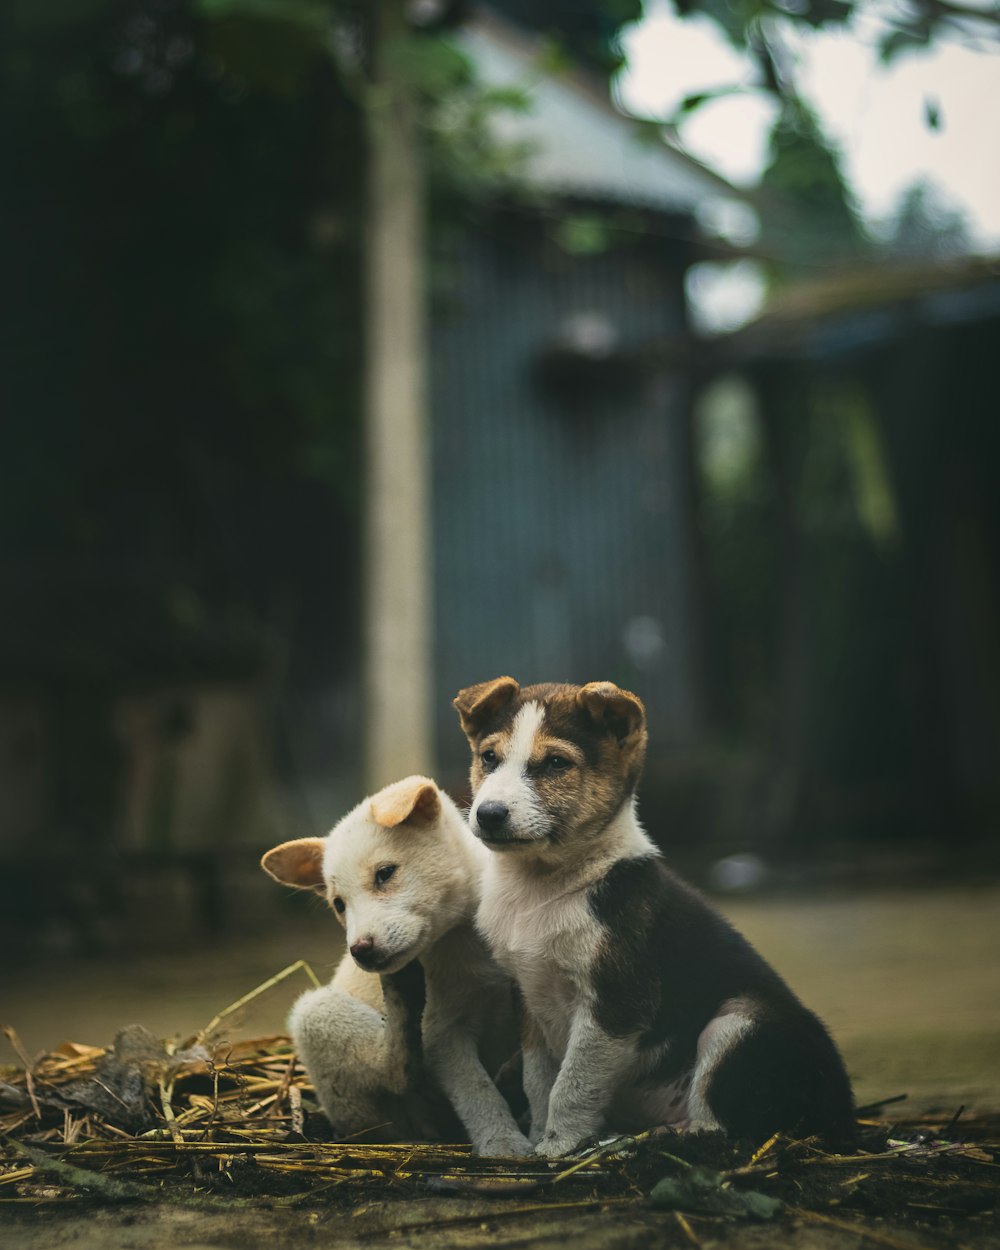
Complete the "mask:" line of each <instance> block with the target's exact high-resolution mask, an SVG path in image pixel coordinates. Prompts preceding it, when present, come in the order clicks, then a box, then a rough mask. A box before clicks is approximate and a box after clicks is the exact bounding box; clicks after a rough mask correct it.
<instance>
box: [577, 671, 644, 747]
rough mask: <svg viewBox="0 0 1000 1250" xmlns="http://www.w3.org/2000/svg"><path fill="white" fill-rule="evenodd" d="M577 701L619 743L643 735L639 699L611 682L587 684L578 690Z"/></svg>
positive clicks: (642, 715)
mask: <svg viewBox="0 0 1000 1250" xmlns="http://www.w3.org/2000/svg"><path fill="white" fill-rule="evenodd" d="M576 702H577V705H578V706H579V707H581V708H582V709H583V710H584V711H585V712H586V713H587V715H588V716H589V717H590V718H591V720H593V721H594V722H595V723H596V724H598V725H604V726H606V727H607V728H608V729H609V730H610V731H611V732H612V733H613V734H614V735H615V737H616V738H617V739H618V741H619V742H621V743H624V742H626V741H631V740H635V739H636V738H637V736H640V735H641V736H643V737H645V734H646V709H645V708H644V707H643V705H642V700H641V699H640V698H639V697H638V696H637V695H634V694H631V693H630V692H629V691H628V690H622V688H621V687H620V686H616V685H615V684H614V682H613V681H589V682H587V684H586V685H585V686H581V687H580V689H579V690H578V691H577V695H576Z"/></svg>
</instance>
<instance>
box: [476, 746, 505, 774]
mask: <svg viewBox="0 0 1000 1250" xmlns="http://www.w3.org/2000/svg"><path fill="white" fill-rule="evenodd" d="M479 758H480V760H482V764H483V767H484V768H485V769H486V771H487V772H489V771H490V769H493V768H496V766H497V764H499V763H500V757H499V756H498V755H497V753H496V751H484V752H483V753H482V755H480V757H479Z"/></svg>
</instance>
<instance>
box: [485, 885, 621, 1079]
mask: <svg viewBox="0 0 1000 1250" xmlns="http://www.w3.org/2000/svg"><path fill="white" fill-rule="evenodd" d="M497 869H499V870H497ZM476 923H477V926H478V928H479V930H480V932H481V933H482V934H483V936H484V937H485V938H486V940H487V942H488V943H489V945H490V948H491V949H492V951H493V954H494V957H495V959H496V960H497V962H498V963H499V964H500V965H501V967H503V968H504V969H505V970H506V971H507V972H509V973H510V975H511V976H513V977H514V978H515V980H516V981H517V983H518V987H519V989H520V991H521V994H522V996H523V998H524V1003H525V1007H526V1009H527V1011H528V1012H529V1013H530V1015H531V1016H532V1018H533V1019H534V1021H535V1022H536V1024H537V1025H538V1026H539V1027H540V1028H541V1030H542V1033H543V1034H544V1036H545V1040H546V1042H547V1043H548V1046H549V1048H550V1050H551V1051H552V1053H553V1054H554V1055H555V1056H556V1057H557V1058H561V1057H562V1056H563V1054H564V1053H565V1050H566V1042H567V1038H568V1034H569V1026H570V1022H571V1020H572V1017H573V1011H574V1007H575V1006H576V1005H577V1004H578V1003H579V1002H580V1001H581V999H583V998H587V997H589V996H590V995H591V992H592V991H591V987H590V978H589V970H590V967H591V965H592V963H593V960H594V956H595V954H596V952H597V945H598V942H599V941H600V937H601V930H600V926H599V925H598V923H597V922H596V921H595V919H594V917H593V916H592V915H591V913H590V910H589V908H588V906H587V893H586V890H585V889H583V890H581V889H577V890H574V891H572V892H568V893H566V894H563V895H558V894H557V895H556V897H554V898H553V897H552V894H551V885H550V884H549V883H548V882H547V881H543V882H538V881H536V880H534V879H533V878H531V877H529V876H526V875H524V874H521V873H517V872H510V871H505V870H504V865H502V864H501V865H498V866H497V868H492V866H491V868H490V870H488V871H487V873H486V876H485V878H484V881H483V899H482V903H481V905H480V908H479V914H478V916H477V919H476Z"/></svg>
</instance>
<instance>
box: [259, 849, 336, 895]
mask: <svg viewBox="0 0 1000 1250" xmlns="http://www.w3.org/2000/svg"><path fill="white" fill-rule="evenodd" d="M325 846H326V842H325V840H324V839H323V838H296V839H295V841H294V842H282V844H281V845H280V846H276V847H274V848H273V849H272V850H270V851H268V852H267V854H266V855H265V856H264V858H263V859H262V860H261V861H260V866H261V868H263V869H264V871H265V872H269V873H270V874H271V876H272V877H273V878H274V879H275V881H280V882H281V883H282V885H294V886H296V887H297V888H298V889H300V890H319V892H320V893H321V894H322V893H323V891H324V885H323V850H324V848H325Z"/></svg>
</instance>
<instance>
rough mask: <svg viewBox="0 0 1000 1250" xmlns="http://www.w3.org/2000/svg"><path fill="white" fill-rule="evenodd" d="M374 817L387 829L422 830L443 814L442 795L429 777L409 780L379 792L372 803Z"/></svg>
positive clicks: (409, 778) (408, 778) (395, 783)
mask: <svg viewBox="0 0 1000 1250" xmlns="http://www.w3.org/2000/svg"><path fill="white" fill-rule="evenodd" d="M371 811H372V817H373V818H374V820H375V823H376V824H379V825H381V826H382V827H383V828H384V829H396V828H398V827H399V826H400V825H407V826H410V827H412V828H416V829H422V828H426V827H427V826H428V825H433V824H435V823H436V821H437V820H438V818H439V817H440V815H441V795H440V793H439V792H438V788H437V786H436V785H435V784H434V782H433V781H431V780H430V778H429V777H406V778H405V779H404V780H403V781H397V782H394V783H393V785H391V786H386V787H385V789H384V790H380V791H379V792H378V794H376V795H375V796H374V797H373V798H372V801H371Z"/></svg>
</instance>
